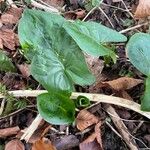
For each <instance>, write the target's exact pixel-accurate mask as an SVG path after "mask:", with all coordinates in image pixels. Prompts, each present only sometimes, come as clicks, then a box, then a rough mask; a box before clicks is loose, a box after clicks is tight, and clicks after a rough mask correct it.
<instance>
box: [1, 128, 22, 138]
mask: <svg viewBox="0 0 150 150" xmlns="http://www.w3.org/2000/svg"><path fill="white" fill-rule="evenodd" d="M19 131H20V129H19V127H18V126H16V127H11V128H5V129H0V138H6V137H8V136H12V135H15V134H17V133H18V132H19Z"/></svg>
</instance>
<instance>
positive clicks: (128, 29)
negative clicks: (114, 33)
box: [119, 22, 149, 33]
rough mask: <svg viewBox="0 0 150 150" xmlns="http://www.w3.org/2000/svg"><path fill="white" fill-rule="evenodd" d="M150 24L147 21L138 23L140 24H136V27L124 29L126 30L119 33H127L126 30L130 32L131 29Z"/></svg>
mask: <svg viewBox="0 0 150 150" xmlns="http://www.w3.org/2000/svg"><path fill="white" fill-rule="evenodd" d="M148 24H149V22H146V23H143V24H138V25H136V26H134V27H130V28H127V29H124V30H122V31H120V32H119V33H126V32H128V31H131V30H134V29H137V28H140V27H142V26H145V25H148Z"/></svg>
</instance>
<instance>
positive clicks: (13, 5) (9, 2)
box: [7, 0, 17, 8]
mask: <svg viewBox="0 0 150 150" xmlns="http://www.w3.org/2000/svg"><path fill="white" fill-rule="evenodd" d="M7 2H8V4H9V5H10V6H11V7H14V8H17V6H16V5H15V4H14V2H13V1H12V0H7Z"/></svg>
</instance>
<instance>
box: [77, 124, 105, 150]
mask: <svg viewBox="0 0 150 150" xmlns="http://www.w3.org/2000/svg"><path fill="white" fill-rule="evenodd" d="M100 126H101V122H99V123H98V124H97V125H96V126H95V132H94V133H93V134H91V135H90V136H89V137H88V138H87V139H86V140H84V141H83V142H82V143H80V145H79V147H80V150H103V147H102V139H101V130H100Z"/></svg>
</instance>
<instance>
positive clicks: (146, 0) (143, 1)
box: [134, 0, 150, 19]
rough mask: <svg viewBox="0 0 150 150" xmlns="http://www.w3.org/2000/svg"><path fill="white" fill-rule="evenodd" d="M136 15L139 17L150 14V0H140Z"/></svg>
mask: <svg viewBox="0 0 150 150" xmlns="http://www.w3.org/2000/svg"><path fill="white" fill-rule="evenodd" d="M134 16H135V18H137V19H139V18H145V17H148V16H150V0H139V4H138V6H137V9H136V11H135V15H134Z"/></svg>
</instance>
